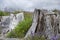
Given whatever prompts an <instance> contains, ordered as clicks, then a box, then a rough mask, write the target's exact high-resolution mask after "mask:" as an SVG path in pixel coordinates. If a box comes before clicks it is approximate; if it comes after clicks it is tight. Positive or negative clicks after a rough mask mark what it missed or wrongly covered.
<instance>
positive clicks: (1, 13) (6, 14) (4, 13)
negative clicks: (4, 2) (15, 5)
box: [0, 11, 9, 16]
mask: <svg viewBox="0 0 60 40" xmlns="http://www.w3.org/2000/svg"><path fill="white" fill-rule="evenodd" d="M8 15H9V12H3V11H0V16H8Z"/></svg>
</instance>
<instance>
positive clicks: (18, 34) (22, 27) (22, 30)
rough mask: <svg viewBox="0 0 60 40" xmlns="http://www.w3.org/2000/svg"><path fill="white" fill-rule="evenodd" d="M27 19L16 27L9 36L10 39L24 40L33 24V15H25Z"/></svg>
mask: <svg viewBox="0 0 60 40" xmlns="http://www.w3.org/2000/svg"><path fill="white" fill-rule="evenodd" d="M24 17H25V19H24V20H23V21H22V22H19V24H18V25H17V26H16V28H15V29H14V30H12V31H11V32H9V33H8V34H7V37H9V38H23V37H24V36H25V34H26V33H27V31H28V29H29V28H30V26H31V24H32V18H31V17H32V15H31V14H29V13H24Z"/></svg>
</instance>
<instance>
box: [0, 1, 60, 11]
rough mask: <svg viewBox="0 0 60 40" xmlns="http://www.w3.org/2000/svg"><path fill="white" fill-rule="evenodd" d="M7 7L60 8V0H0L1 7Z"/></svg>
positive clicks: (28, 8) (26, 8)
mask: <svg viewBox="0 0 60 40" xmlns="http://www.w3.org/2000/svg"><path fill="white" fill-rule="evenodd" d="M5 7H8V8H9V7H11V8H20V9H23V10H33V9H34V8H41V9H42V8H43V9H55V8H56V9H60V0H0V9H4V8H5Z"/></svg>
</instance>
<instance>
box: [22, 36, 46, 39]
mask: <svg viewBox="0 0 60 40" xmlns="http://www.w3.org/2000/svg"><path fill="white" fill-rule="evenodd" d="M22 40H45V37H44V36H36V35H35V36H28V37H27V38H24V39H22Z"/></svg>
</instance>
